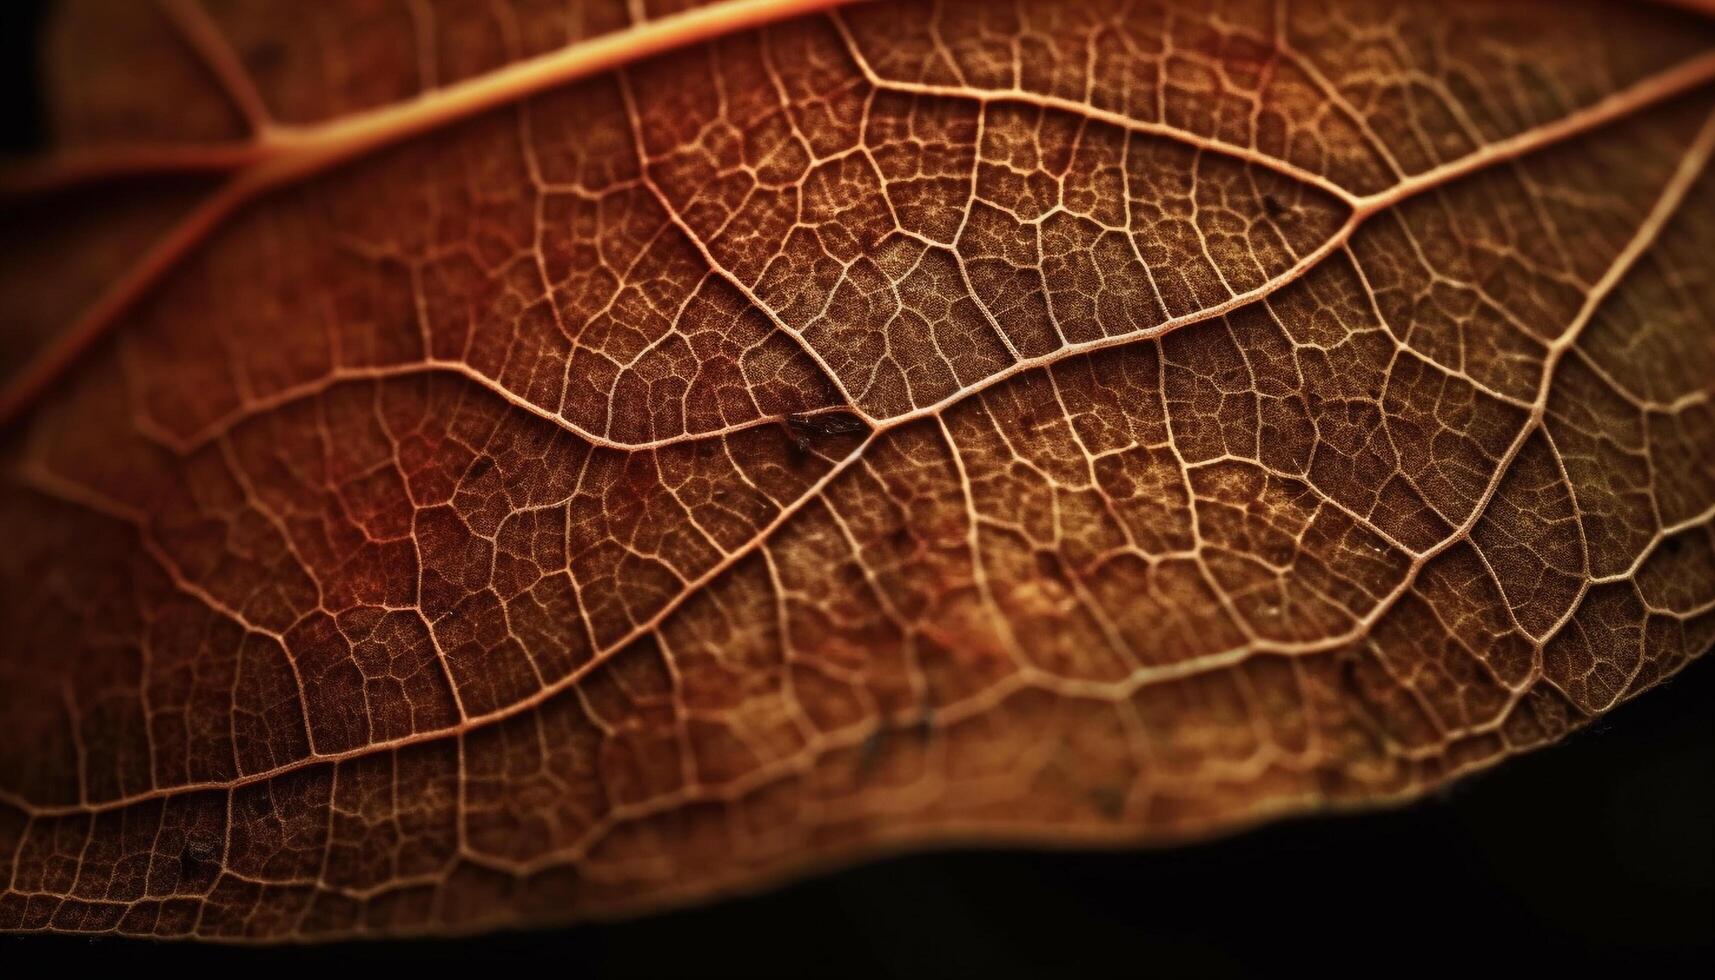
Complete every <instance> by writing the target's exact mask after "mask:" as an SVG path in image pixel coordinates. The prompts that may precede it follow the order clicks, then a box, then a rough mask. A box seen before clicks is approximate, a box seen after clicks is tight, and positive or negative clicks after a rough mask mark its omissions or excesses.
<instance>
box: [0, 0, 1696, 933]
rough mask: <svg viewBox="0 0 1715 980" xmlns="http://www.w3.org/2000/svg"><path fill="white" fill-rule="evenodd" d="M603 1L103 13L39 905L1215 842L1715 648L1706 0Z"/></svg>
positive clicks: (283, 1)
mask: <svg viewBox="0 0 1715 980" xmlns="http://www.w3.org/2000/svg"><path fill="white" fill-rule="evenodd" d="M566 6H567V5H566V4H563V3H537V2H525V0H513V2H511V3H504V4H492V3H474V2H473V3H464V2H452V0H437V2H434V3H428V2H422V3H412V4H406V3H397V4H383V3H375V4H344V3H342V4H326V5H313V4H312V5H306V4H302V3H299V2H295V0H291V2H289V0H250V2H245V3H239V2H226V0H205V2H204V4H203V5H202V6H198V5H196V4H195V3H193V2H189V0H167V2H163V3H162V4H160V5H159V6H158V7H155V6H148V5H143V4H136V3H96V2H87V3H69V4H67V5H66V6H65V9H64V10H62V11H61V12H60V13H59V15H58V16H57V18H56V19H55V21H54V25H53V29H52V31H51V36H50V40H49V43H48V45H47V50H48V52H49V56H48V58H47V68H48V76H49V82H50V84H49V92H50V95H51V99H52V116H51V117H52V124H53V129H54V133H55V141H54V145H53V149H52V151H51V154H50V155H49V156H48V157H46V158H45V159H43V160H41V161H38V162H35V163H30V164H26V165H24V166H22V167H19V168H16V169H14V170H12V171H11V172H10V176H9V177H8V178H7V183H6V185H5V186H6V194H7V197H6V201H7V207H6V213H5V219H4V222H3V224H4V226H5V228H6V234H5V236H4V245H3V246H0V248H3V254H4V256H5V261H4V263H3V264H4V266H5V268H6V269H7V273H6V275H5V277H4V279H3V280H0V286H3V292H0V295H3V297H4V303H5V306H4V309H5V316H6V318H7V321H8V323H11V324H15V325H16V326H15V328H13V329H11V331H10V336H9V337H8V339H7V341H6V346H5V347H4V348H3V351H0V353H3V354H4V356H5V358H6V363H5V365H4V367H5V369H6V371H7V372H8V373H9V374H10V379H11V380H10V381H9V382H8V383H7V387H6V389H5V393H4V395H3V396H0V411H3V413H4V415H5V416H6V418H7V422H6V425H7V428H6V431H5V436H4V442H3V447H0V454H3V465H4V474H5V475H4V481H3V483H0V529H3V532H4V534H5V536H6V538H7V540H8V547H6V548H5V549H0V590H3V594H4V596H5V599H4V601H3V602H0V636H4V637H5V640H4V647H3V652H0V881H4V882H5V883H6V884H5V886H4V890H3V892H0V929H8V930H72V931H103V930H111V931H118V932H124V933H133V934H147V935H158V936H196V937H206V938H216V939H260V940H279V939H285V938H288V937H311V938H325V937H337V936H345V935H354V934H401V933H416V932H439V931H464V930H473V929H482V928H489V927H493V926H499V925H511V924H518V923H533V922H557V921H564V920H568V919H573V918H578V917H584V916H591V915H604V914H612V913H616V912H622V911H626V910H632V909H636V908H639V907H645V906H654V905H658V904H662V903H667V902H675V901H683V900H687V899H691V898H695V897H699V896H704V895H709V894H713V893H718V892H725V891H730V890H732V889H737V888H746V887H755V886H757V885H759V884H761V883H764V882H768V881H772V880H776V879H778V878H779V877H780V876H783V875H789V874H798V873H802V872H804V871H805V870H807V869H810V868H814V867H819V866H825V865H827V864H829V863H830V862H839V861H848V860H853V859H856V858H858V857H861V856H863V855H866V854H872V853H875V852H877V851H880V850H885V849H891V848H898V847H908V846H923V845H927V844H934V843H937V842H948V841H971V840H997V841H1012V842H1024V843H1040V842H1047V841H1060V842H1085V843H1135V842H1143V841H1169V840H1175V839H1182V838H1185V837H1187V836H1192V835H1197V834H1204V833H1210V832H1215V831H1220V830H1226V829H1231V828H1236V827H1240V826H1243V825H1246V824H1249V823H1252V822H1255V821H1258V820H1262V819H1266V818H1268V817H1271V816H1274V815H1277V814H1281V813H1288V812H1298V811H1304V810H1313V809H1326V808H1332V807H1349V806H1358V805H1373V804H1378V803H1382V802H1386V801H1393V800H1401V799H1406V798H1410V797H1413V796H1415V795H1417V794H1420V793H1422V792H1424V791H1425V790H1426V789H1429V788H1431V787H1434V786H1436V785H1439V784H1441V783H1443V782H1445V781H1447V780H1449V779H1451V778H1453V777H1455V776H1457V775H1459V774H1461V773H1465V772H1468V771H1470V770H1472V769H1474V768H1478V767H1481V766H1485V765H1488V764H1491V763H1493V762H1495V761H1497V760H1499V759H1501V758H1503V757H1504V756H1506V755H1508V754H1510V753H1513V752H1517V751H1521V750H1523V749H1526V748H1529V747H1531V746H1535V745H1539V744H1542V743H1544V742H1548V741H1552V740H1554V739H1557V738H1559V737H1560V736H1561V735H1563V734H1565V733H1566V732H1568V731H1570V730H1572V729H1574V728H1576V727H1578V726H1580V725H1582V724H1584V723H1585V722H1587V721H1588V720H1589V719H1591V718H1593V717H1595V716H1596V715H1598V714H1600V713H1601V712H1603V711H1605V710H1607V709H1608V708H1610V707H1611V706H1613V705H1614V704H1615V703H1616V702H1618V701H1620V700H1621V699H1624V698H1627V697H1629V696H1631V695H1633V694H1635V693H1637V692H1639V691H1641V690H1643V689H1645V688H1648V687H1650V686H1651V685H1653V684H1655V683H1657V682H1658V681H1660V680H1661V679H1662V678H1664V677H1666V676H1667V675H1669V674H1671V673H1672V672H1674V671H1675V670H1677V669H1678V668H1679V667H1681V666H1682V665H1684V664H1685V663H1686V662H1687V660H1688V659H1690V658H1691V657H1694V656H1696V655H1698V654H1700V653H1702V652H1703V651H1705V650H1706V649H1707V648H1708V647H1709V646H1710V645H1711V641H1712V634H1715V406H1712V404H1711V395H1712V393H1715V340H1712V339H1711V338H1715V330H1712V329H1711V327H1712V324H1711V323H1710V315H1711V311H1715V269H1712V267H1711V265H1710V262H1709V256H1710V255H1711V254H1715V178H1712V177H1711V176H1710V174H1709V170H1708V166H1707V164H1708V161H1709V157H1710V154H1711V151H1712V148H1715V122H1712V118H1715V117H1712V113H1715V22H1712V21H1711V20H1709V19H1707V18H1706V17H1704V16H1703V15H1702V14H1701V13H1699V12H1697V11H1694V10H1691V9H1688V8H1681V7H1670V6H1658V5H1635V4H1625V3H1618V2H1596V0H1590V2H1577V3H1568V2H1561V0H1555V2H1549V0H1542V2H1540V3H1535V4H1526V3H1514V4H1504V5H1503V4H1480V3H1474V2H1464V0H1423V2H1407V3H1399V2H1394V0H1386V2H1384V0H1327V2H1324V3H1320V4H1303V5H1296V4H1295V5H1291V6H1290V7H1288V6H1286V5H1277V4H1275V3H1273V2H1262V0H1258V2H1255V3H1231V4H1222V5H1219V9H1215V8H1214V7H1212V6H1211V5H1206V4H1202V3H1192V2H1189V0H1187V2H1183V3H1178V2H1175V3H1169V4H1166V5H1165V6H1155V5H1137V4H1128V5H1125V6H1123V7H1120V6H1117V5H1116V6H1115V7H1114V8H1113V9H1108V7H1107V5H1102V4H1065V3H1059V2H1054V0H1021V2H1020V3H1018V4H1016V5H1008V4H994V3H987V2H978V0H948V2H942V3H938V4H934V5H916V4H903V3H900V4H875V5H857V6H850V7H843V8H840V9H832V8H831V7H829V9H821V8H823V7H828V5H827V4H825V3H817V2H811V0H796V2H793V0H738V2H731V3H726V4H717V5H712V6H708V7H702V8H698V9H695V10H690V11H683V12H675V11H667V10H661V11H656V10H654V9H653V7H654V4H652V3H651V4H641V3H633V4H624V3H620V2H618V0H611V2H605V3H600V2H595V0H591V2H589V3H585V4H573V5H571V10H570V12H568V11H567V9H566ZM646 6H647V7H650V8H651V9H650V15H651V16H650V17H648V18H641V19H637V20H633V17H634V12H635V11H636V8H642V7H646ZM44 195H45V196H44Z"/></svg>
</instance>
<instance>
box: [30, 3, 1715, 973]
mask: <svg viewBox="0 0 1715 980" xmlns="http://www.w3.org/2000/svg"><path fill="white" fill-rule="evenodd" d="M38 9H39V5H38V4H33V3H20V2H19V0H0V100H3V101H0V112H3V113H4V118H5V120H6V121H5V123H4V124H3V125H0V149H3V150H5V151H6V152H7V153H8V154H12V153H18V152H27V151H28V150H29V149H31V148H32V147H34V146H35V145H37V144H39V142H40V140H41V127H40V122H39V119H40V114H39V110H38V108H37V107H36V104H35V91H34V70H33V65H32V58H33V44H32V38H33V36H34V33H35V30H34V28H35V24H36V21H37V17H38V14H37V11H38ZM0 206H3V204H0ZM0 328H3V327H0ZM1712 708H1715V658H1705V659H1703V660H1702V661H1700V662H1698V663H1697V664H1694V665H1693V666H1692V667H1690V668H1688V669H1687V670H1686V671H1685V672H1684V673H1683V674H1682V675H1681V676H1679V677H1678V678H1675V679H1674V680H1672V681H1670V682H1669V683H1668V684H1667V685H1665V686H1664V687H1662V688H1661V689H1660V690H1657V691H1653V692H1651V693H1649V694H1647V695H1645V696H1644V697H1642V698H1640V699H1639V700H1638V701H1637V702H1635V703H1632V704H1629V705H1626V706H1624V707H1622V708H1620V709H1619V710H1617V711H1616V712H1614V713H1613V714H1612V715H1610V716H1609V717H1608V718H1607V719H1605V720H1603V721H1602V722H1600V723H1599V724H1597V725H1596V726H1594V727H1593V728H1591V729H1589V730H1587V731H1585V732H1583V733H1581V734H1579V735H1577V736H1574V737H1573V738H1572V739H1571V740H1570V741H1569V742H1568V743H1567V744H1565V745H1563V746H1559V747H1555V748H1550V749H1545V750H1542V751H1539V752H1536V753H1533V754H1531V755H1528V756H1525V757H1522V758H1519V759H1515V760H1512V761H1511V762H1508V763H1506V764H1505V765H1503V766H1501V767H1500V768H1499V769H1497V770H1496V771H1494V772H1491V773H1487V774H1484V775H1480V776H1477V777H1475V778H1472V779H1469V780H1466V781H1464V782H1462V783H1460V784H1458V785H1456V786H1454V787H1452V788H1451V789H1449V790H1446V791H1444V792H1442V793H1439V794H1437V795H1435V796H1432V797H1430V798H1429V799H1426V800H1423V801H1421V802H1419V803H1417V804H1415V805H1412V806H1409V807H1405V808H1403V809H1395V810H1390V811H1382V812H1375V813H1368V814H1359V815H1346V816H1334V817H1321V818H1306V819H1297V820H1289V821H1285V822H1282V823H1277V824H1274V825H1272V826H1269V827H1264V828H1262V829H1260V830H1255V831H1251V832H1249V833H1245V834H1241V835H1238V836H1235V837H1230V838H1226V839H1223V840H1218V841H1214V842H1210V843H1204V844H1198V845H1192V846H1188V847H1182V848H1177V849H1169V850H1157V851H1147V850H1145V851H1113V852H1093V853H1092V852H1072V853H1065V852H1051V853H1031V852H1016V851H1013V852H1007V851H986V850H985V851H964V852H952V853H935V854H921V855H914V856H906V857H896V858H891V859H887V860H884V861H880V862H877V863H873V864H869V865H865V866H860V867H856V868H851V869H848V870H845V871H842V872H838V873H834V874H828V875H823V876H820V877H817V878H814V879H811V880H809V881H804V882H800V883H798V884H795V885H791V886H788V887H785V888H779V889H775V890H772V891H769V892H765V893H763V894H760V895H752V896H749V897H742V898H737V899H733V900H729V901H726V902H723V903H717V904H714V905H710V906H704V907H700V908H693V909H687V910H682V911H676V912H669V913H666V914H661V915H655V916H651V917H647V918H643V919H636V920H631V921H627V922H619V923H606V924H595V925H586V926H579V927H575V928H569V929H559V930H550V931H541V932H523V933H503V934H500V935H495V936H487V937H478V938H472V939H458V940H444V941H412V942H393V943H343V944H335V945H330V946H319V947H286V948H267V949H245V948H234V947H213V946H196V945H189V944H171V943H168V944H156V943H141V942H133V941H126V940H116V939H87V938H82V937H4V938H0V973H3V974H6V975H8V976H23V975H25V973H23V972H18V973H14V972H13V968H20V969H27V967H26V964H28V963H31V962H34V963H35V964H37V965H38V967H47V966H49V965H51V968H53V969H55V970H56V971H58V970H63V969H65V968H68V967H70V968H74V969H75V968H80V967H86V968H87V967H95V966H97V965H107V964H112V965H114V966H129V967H139V966H142V967H149V968H160V969H179V968H184V967H206V968H222V969H241V970H247V969H256V968H262V967H273V968H296V969H326V968H329V967H357V968H362V969H368V970H373V969H376V968H378V967H387V966H394V965H396V966H398V967H400V968H405V969H420V968H424V967H434V966H443V967H446V968H448V969H449V970H450V969H457V970H459V971H460V972H463V973H466V974H467V975H468V974H469V973H470V972H471V971H474V970H480V969H483V968H484V967H486V966H490V965H493V966H496V967H502V968H515V967H517V966H520V965H529V966H533V967H536V968H541V969H553V970H554V971H555V974H554V975H556V976H559V975H569V976H575V977H594V976H661V975H679V974H700V975H704V976H709V975H716V976H723V975H744V976H773V975H805V976H878V975H881V976H887V975H908V976H920V975H927V976H935V975H952V976H962V975H969V974H977V973H980V974H984V975H988V976H1067V975H1080V974H1087V973H1095V972H1098V971H1099V972H1102V973H1117V974H1120V975H1139V974H1165V975H1170V976H1171V975H1183V974H1186V973H1192V974H1198V975H1254V974H1258V973H1279V972H1285V971H1291V972H1293V973H1297V972H1300V971H1303V970H1307V969H1310V970H1315V969H1328V970H1336V971H1339V972H1346V971H1352V970H1364V971H1365V972H1370V971H1374V972H1377V973H1388V974H1391V973H1405V974H1414V973H1422V972H1429V971H1432V970H1433V971H1436V972H1447V971H1450V970H1453V971H1459V973H1465V972H1483V973H1486V972H1488V971H1491V970H1494V969H1497V968H1501V967H1505V966H1509V965H1511V966H1528V967H1531V968H1535V969H1552V968H1556V967H1566V966H1570V967H1574V968H1582V969H1598V968H1617V969H1627V970H1634V969H1652V970H1662V971H1672V972H1673V973H1692V974H1696V975H1709V970H1710V969H1711V967H1715V737H1712V736H1715V713H1712V711H1711V709H1712Z"/></svg>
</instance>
